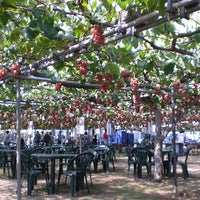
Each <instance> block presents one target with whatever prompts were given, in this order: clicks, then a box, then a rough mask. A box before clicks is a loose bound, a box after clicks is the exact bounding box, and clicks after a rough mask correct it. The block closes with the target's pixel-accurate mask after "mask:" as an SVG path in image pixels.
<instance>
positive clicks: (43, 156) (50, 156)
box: [31, 153, 76, 194]
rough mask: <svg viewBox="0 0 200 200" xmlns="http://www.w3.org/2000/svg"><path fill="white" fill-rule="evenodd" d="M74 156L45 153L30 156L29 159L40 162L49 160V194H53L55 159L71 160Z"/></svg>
mask: <svg viewBox="0 0 200 200" xmlns="http://www.w3.org/2000/svg"><path fill="white" fill-rule="evenodd" d="M74 156H76V154H57V153H56V154H54V153H52V154H47V153H35V154H31V157H33V158H37V159H42V160H49V161H50V166H51V177H50V183H51V184H50V186H51V187H50V193H51V194H55V161H56V159H71V158H73V157H74Z"/></svg>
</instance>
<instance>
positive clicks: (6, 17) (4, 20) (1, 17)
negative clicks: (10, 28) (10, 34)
mask: <svg viewBox="0 0 200 200" xmlns="http://www.w3.org/2000/svg"><path fill="white" fill-rule="evenodd" d="M9 19H10V15H9V14H8V13H7V12H3V13H0V21H1V22H2V24H3V25H4V26H5V25H6V24H7V23H8V21H9Z"/></svg>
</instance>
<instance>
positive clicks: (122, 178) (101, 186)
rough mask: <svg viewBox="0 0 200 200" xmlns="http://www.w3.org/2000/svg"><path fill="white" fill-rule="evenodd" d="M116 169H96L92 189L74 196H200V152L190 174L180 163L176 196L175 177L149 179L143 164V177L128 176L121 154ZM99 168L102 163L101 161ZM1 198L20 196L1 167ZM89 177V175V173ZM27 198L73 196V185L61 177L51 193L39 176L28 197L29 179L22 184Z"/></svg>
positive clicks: (93, 199) (92, 199)
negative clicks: (185, 174) (56, 190)
mask: <svg viewBox="0 0 200 200" xmlns="http://www.w3.org/2000/svg"><path fill="white" fill-rule="evenodd" d="M115 166H116V172H113V171H112V167H110V169H111V172H110V174H106V173H103V172H98V173H93V174H92V178H93V186H90V193H91V194H89V195H88V194H87V190H81V191H80V192H78V193H76V196H75V197H74V198H73V199H74V200H100V199H101V200H102V199H106V200H129V199H134V200H143V199H148V200H160V199H162V200H167V199H178V200H179V199H180V200H184V199H188V200H197V199H199V196H200V156H190V157H189V159H188V168H189V174H190V178H188V179H187V180H185V181H184V180H183V178H182V172H181V169H180V167H179V166H178V167H177V176H178V178H177V183H178V184H177V185H178V187H177V191H178V192H177V195H176V196H174V194H173V191H174V186H173V185H174V179H173V177H172V178H170V179H167V178H166V179H164V180H163V181H162V182H161V183H155V182H153V181H152V180H149V178H148V177H147V175H146V173H145V168H143V171H144V174H143V178H142V179H136V180H135V179H134V177H133V176H132V175H129V176H127V159H126V157H124V156H122V155H120V156H119V157H117V162H116V163H115ZM99 169H100V170H101V169H102V166H101V165H99ZM0 174H1V175H0V194H1V195H0V199H6V200H10V199H17V195H16V180H13V179H8V177H7V176H5V175H3V173H2V169H1V170H0ZM88 181H89V177H88ZM22 199H23V200H28V199H32V200H36V199H37V200H38V199H40V200H43V199H44V200H48V199H55V200H62V199H70V193H69V185H65V184H64V177H63V179H61V186H60V191H59V193H58V194H56V195H47V194H46V191H45V181H44V180H43V179H42V177H41V180H38V185H36V186H35V189H34V191H33V192H32V196H31V197H28V196H27V193H26V181H24V182H23V185H22Z"/></svg>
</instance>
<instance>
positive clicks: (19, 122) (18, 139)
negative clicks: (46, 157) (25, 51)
mask: <svg viewBox="0 0 200 200" xmlns="http://www.w3.org/2000/svg"><path fill="white" fill-rule="evenodd" d="M16 86H17V107H16V117H17V121H16V130H17V151H16V153H17V161H16V162H17V200H21V154H20V152H21V133H20V124H21V117H20V115H21V111H20V107H21V106H20V105H21V95H20V79H19V78H18V79H17V85H16Z"/></svg>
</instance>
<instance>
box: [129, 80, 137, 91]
mask: <svg viewBox="0 0 200 200" xmlns="http://www.w3.org/2000/svg"><path fill="white" fill-rule="evenodd" d="M130 86H131V88H132V90H133V91H137V90H138V88H139V85H138V79H137V78H136V79H131V81H130Z"/></svg>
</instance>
